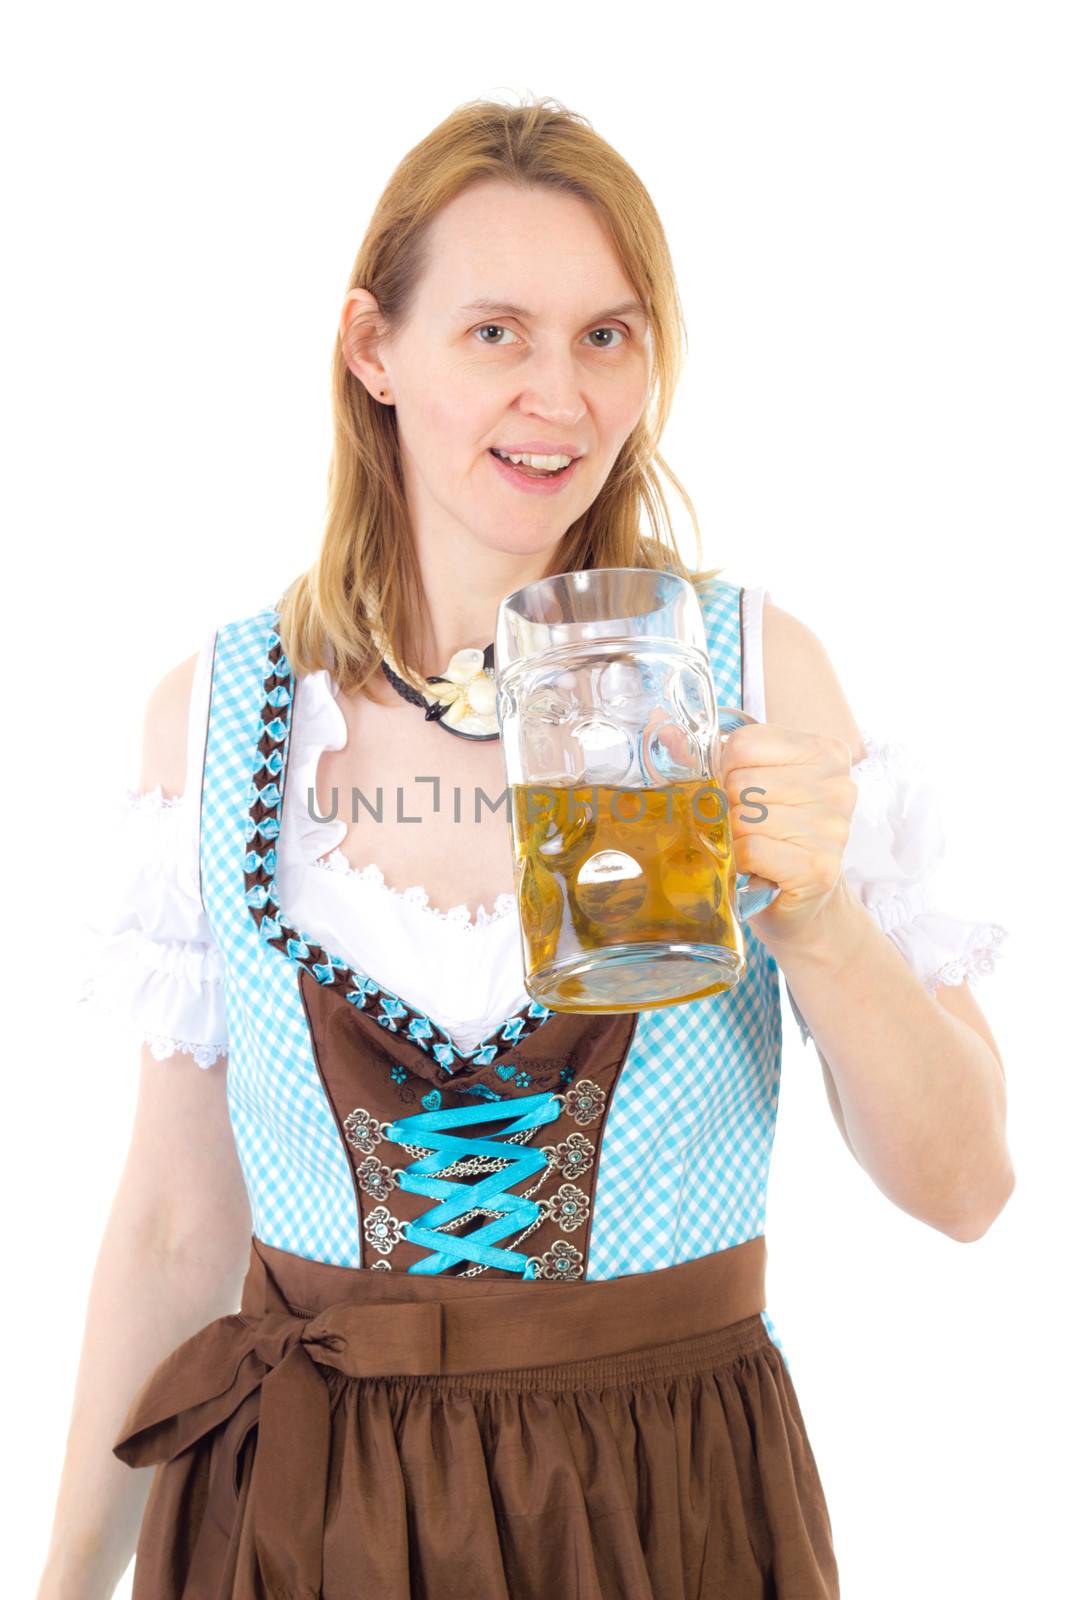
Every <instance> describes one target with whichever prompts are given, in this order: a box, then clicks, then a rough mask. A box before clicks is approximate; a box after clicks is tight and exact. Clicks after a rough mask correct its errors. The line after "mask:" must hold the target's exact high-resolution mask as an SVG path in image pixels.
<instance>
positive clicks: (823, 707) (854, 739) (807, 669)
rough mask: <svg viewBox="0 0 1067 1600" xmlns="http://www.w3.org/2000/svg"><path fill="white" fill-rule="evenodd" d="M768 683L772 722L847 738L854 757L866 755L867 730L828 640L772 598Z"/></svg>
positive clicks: (766, 634) (767, 612) (767, 619)
mask: <svg viewBox="0 0 1067 1600" xmlns="http://www.w3.org/2000/svg"><path fill="white" fill-rule="evenodd" d="M763 686H764V701H765V704H766V711H767V721H768V722H776V723H778V724H779V725H780V726H782V727H785V728H795V729H797V730H798V731H799V732H803V733H817V734H823V735H825V736H826V737H830V738H835V739H843V740H844V742H845V743H846V744H847V745H848V747H849V750H850V752H851V755H852V759H853V761H861V760H862V759H863V757H864V755H865V754H866V748H865V746H864V743H863V735H862V734H861V732H860V729H859V725H858V724H857V722H856V719H855V717H854V716H853V714H852V708H851V706H850V705H849V703H848V698H847V696H846V695H845V691H844V689H843V688H842V686H841V681H840V679H839V678H838V676H837V673H836V671H835V670H834V665H833V662H832V661H831V660H830V656H829V653H828V652H827V650H826V647H825V645H824V644H823V642H822V640H821V639H820V638H819V636H818V634H816V633H815V632H814V631H813V630H812V629H811V628H809V627H808V626H807V624H806V623H804V622H801V620H800V618H799V617H795V616H793V614H792V612H789V611H783V610H782V608H781V606H776V605H775V604H774V603H773V602H772V601H770V600H765V601H764V604H763Z"/></svg>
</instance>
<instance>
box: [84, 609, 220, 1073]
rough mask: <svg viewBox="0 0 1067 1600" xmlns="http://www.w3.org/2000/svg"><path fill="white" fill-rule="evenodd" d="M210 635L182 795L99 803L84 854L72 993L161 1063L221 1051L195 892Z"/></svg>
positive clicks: (215, 961)
mask: <svg viewBox="0 0 1067 1600" xmlns="http://www.w3.org/2000/svg"><path fill="white" fill-rule="evenodd" d="M213 646H214V635H212V636H211V638H210V639H209V640H208V641H207V643H206V644H205V646H204V648H203V649H202V650H201V653H200V657H199V659H198V663H197V668H196V673H195V675H194V684H193V691H192V696H191V701H190V711H189V754H188V764H187V773H188V779H187V783H186V788H185V791H184V793H183V794H180V795H174V796H169V795H165V794H164V793H163V791H162V788H161V787H160V786H158V785H157V787H156V788H155V789H153V790H146V791H142V792H138V791H136V790H133V789H129V788H126V789H123V790H121V791H119V792H118V793H117V794H115V795H113V796H112V797H111V798H110V801H109V802H107V803H105V804H103V805H101V806H100V807H98V811H99V822H98V837H97V845H96V848H95V849H94V850H93V851H92V852H91V853H90V857H91V860H90V868H89V881H88V882H87V883H86V884H85V899H84V902H83V904H84V906H85V908H86V909H85V912H84V914H83V915H82V917H81V920H80V922H79V924H78V927H77V933H78V935H79V936H80V948H81V972H80V977H81V985H80V992H79V993H78V1000H79V1001H81V1002H85V1003H88V1004H90V1005H91V1006H93V1007H100V1008H101V1009H102V1010H103V1011H104V1012H106V1013H108V1014H109V1015H112V1016H116V1017H118V1018H120V1019H121V1020H122V1021H124V1022H125V1023H127V1024H128V1025H129V1026H130V1028H131V1030H132V1031H133V1032H134V1033H135V1034H137V1035H138V1036H139V1037H140V1038H141V1039H142V1040H143V1041H144V1042H145V1043H146V1044H147V1045H148V1046H149V1048H150V1049H151V1052H152V1054H153V1055H154V1056H155V1057H156V1059H157V1060H160V1061H163V1060H166V1059H168V1058H170V1057H172V1056H177V1055H178V1054H179V1053H181V1054H186V1055H190V1056H192V1058H193V1060H194V1061H195V1062H196V1064H197V1066H200V1067H210V1066H212V1065H213V1064H214V1063H215V1062H216V1061H217V1060H218V1059H219V1057H220V1056H223V1055H225V1054H226V1053H227V1051H228V1048H229V1046H228V1038H227V1030H226V1012H225V996H224V990H223V959H222V954H221V951H220V950H219V948H218V946H217V944H216V942H215V939H214V936H213V934H212V931H211V928H210V926H209V924H208V919H207V915H206V913H205V910H204V906H203V903H202V900H201V895H200V874H199V829H198V824H199V811H200V774H201V769H202V762H203V738H204V734H205V731H206V729H205V722H206V712H207V689H208V686H209V684H210V663H211V657H212V654H213Z"/></svg>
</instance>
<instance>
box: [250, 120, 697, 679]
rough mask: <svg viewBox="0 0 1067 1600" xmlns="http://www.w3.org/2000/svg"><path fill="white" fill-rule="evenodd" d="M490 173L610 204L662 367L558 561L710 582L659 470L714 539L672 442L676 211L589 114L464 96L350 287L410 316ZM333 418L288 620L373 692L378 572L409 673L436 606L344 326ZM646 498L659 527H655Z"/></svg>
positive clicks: (283, 605)
mask: <svg viewBox="0 0 1067 1600" xmlns="http://www.w3.org/2000/svg"><path fill="white" fill-rule="evenodd" d="M487 178H496V179H503V180H504V181H506V182H508V183H512V184H515V185H516V186H517V187H520V188H536V187H542V188H548V189H555V190H559V191H561V192H562V193H566V194H572V195H576V196H578V197H580V198H581V199H583V200H585V201H586V202H587V203H589V204H590V205H592V206H594V207H595V208H596V210H597V212H598V215H599V217H600V218H601V220H602V222H603V224H604V225H605V227H606V229H607V231H608V233H609V235H610V237H611V238H612V240H613V242H614V245H615V248H616V249H617V251H618V254H619V258H620V260H621V262H622V264H623V267H624V268H625V270H626V272H627V274H628V276H629V278H630V281H631V282H632V283H633V285H634V288H635V289H636V291H637V295H638V298H639V299H640V300H641V302H642V304H643V305H644V308H645V311H646V314H647V315H648V318H649V321H650V327H651V334H652V347H653V353H652V367H653V371H652V382H651V384H650V386H649V394H648V401H647V404H646V406H645V411H644V413H643V415H642V417H641V420H640V421H639V423H638V424H637V426H636V427H635V428H634V429H633V430H632V432H631V433H630V435H629V437H628V438H627V440H626V442H625V444H624V445H623V447H622V449H621V450H620V452H619V454H618V457H617V458H616V460H615V461H614V463H613V464H612V467H611V470H610V472H609V473H608V476H607V479H606V480H605V482H604V485H603V487H602V488H601V490H600V492H599V494H598V495H597V497H596V499H595V500H594V501H593V502H592V504H591V505H590V506H589V507H588V508H587V509H586V510H585V511H584V512H583V513H582V515H581V516H580V517H578V518H577V520H576V521H575V522H573V523H572V524H571V526H570V527H569V528H568V529H567V531H566V533H565V534H564V536H563V538H562V539H561V541H560V543H559V546H558V548H557V551H556V555H555V558H554V561H553V564H552V566H551V569H550V570H551V571H552V572H570V571H578V570H581V569H583V568H587V567H655V568H658V569H660V570H665V571H672V572H678V573H681V574H682V576H685V577H688V578H690V579H691V580H692V581H694V582H696V581H700V580H702V579H706V578H711V577H714V576H716V575H717V574H718V573H719V572H721V571H723V568H722V567H715V568H712V569H697V570H696V571H691V570H689V569H688V568H687V567H686V564H685V562H684V560H683V558H682V556H681V554H680V552H679V549H678V545H677V543H676V541H675V537H674V530H673V528H672V526H671V520H670V512H669V509H668V506H667V503H666V500H665V499H664V495H663V489H662V485H661V481H660V477H659V474H660V473H662V474H663V475H664V476H665V477H666V478H668V479H669V480H670V482H671V483H672V484H673V485H674V488H675V489H676V490H677V492H678V493H679V494H680V496H681V498H682V500H683V501H684V503H685V506H686V509H687V510H688V512H689V515H690V517H691V518H692V521H693V527H694V531H695V533H696V539H697V548H698V551H699V550H700V549H701V541H700V527H699V524H698V522H697V516H696V511H695V509H694V507H693V503H692V501H691V500H690V498H689V495H688V494H687V493H686V491H685V489H684V488H683V487H682V485H681V483H679V481H678V479H677V478H676V477H675V475H674V473H673V472H672V471H671V469H670V468H669V467H668V466H667V465H666V463H665V462H664V461H663V459H662V457H661V456H660V455H659V453H658V445H659V441H660V438H661V436H662V433H663V428H664V425H665V423H666V419H667V416H668V414H669V412H670V406H671V402H672V400H673V398H674V393H675V390H676V388H677V385H678V381H679V377H680V374H681V366H682V346H683V340H684V338H685V324H684V319H683V316H682V310H681V302H680V298H679V295H678V287H677V283H676V280H675V276H674V267H673V264H672V261H671V256H670V251H669V249H668V246H667V240H666V236H665V234H664V231H663V225H662V223H661V222H660V219H659V216H658V214H657V212H656V209H655V206H654V205H653V204H652V200H651V197H650V196H649V194H648V191H647V190H646V189H645V186H644V184H643V183H642V182H641V180H640V179H639V178H638V176H637V174H636V173H635V172H634V171H633V169H632V168H631V167H630V166H629V164H628V163H627V162H626V161H624V160H623V158H622V156H620V155H619V154H618V152H617V151H616V150H614V149H613V148H612V146H611V145H610V144H608V143H607V141H606V140H604V139H602V138H601V137H600V135H599V134H597V133H595V132H594V131H593V128H592V126H591V124H590V122H589V121H588V119H587V118H585V117H583V116H580V115H579V114H578V113H576V112H573V111H569V110H567V109H566V108H564V107H563V106H561V105H560V104H559V102H558V101H554V100H549V99H538V100H536V101H534V102H533V103H530V104H524V105H518V106H511V105H505V104H500V103H498V102H496V101H493V100H475V101H471V102H468V103H467V104H465V105H462V106H459V107H458V108H457V109H456V110H455V111H453V112H452V114H451V115H450V116H448V117H446V118H445V120H444V121H443V122H442V123H440V124H439V125H438V126H437V127H436V128H434V129H433V131H432V132H431V133H429V134H427V136H426V137H425V138H424V139H423V140H421V142H420V143H419V144H417V145H415V147H414V148H413V149H412V150H411V151H410V152H409V153H408V154H407V155H406V156H405V157H404V159H403V160H402V161H401V163H400V165H399V166H398V167H397V169H396V171H395V172H394V173H393V174H392V176H391V178H390V179H389V182H388V184H387V185H386V188H385V191H384V193H383V194H382V196H381V199H380V200H379V202H378V205H377V207H376V209H375V212H374V215H373V216H372V218H371V221H370V225H369V227H368V229H367V232H366V235H365V237H364V239H363V243H362V245H361V246H360V249H359V254H358V255H357V257H356V260H355V264H354V266H353V268H352V272H351V275H350V277H349V280H348V288H349V289H352V288H355V287H357V286H361V287H363V288H366V289H369V290H370V292H371V293H372V294H373V295H374V296H375V298H376V300H377V302H378V305H379V308H380V311H381V313H382V317H383V319H384V322H385V325H386V327H387V328H388V329H390V330H396V329H398V328H400V327H402V326H403V325H404V322H405V319H406V317H407V316H408V315H409V313H410V309H411V306H412V303H413V301H414V298H415V294H416V290H417V288H418V285H419V282H420V277H421V273H422V270H423V268H424V265H425V261H426V249H427V244H428V230H429V228H430V225H431V224H432V222H433V220H434V218H435V217H436V215H437V214H438V212H439V211H441V210H442V209H443V208H444V207H445V206H446V205H448V203H449V202H450V201H451V200H453V199H454V198H455V197H456V196H457V195H458V194H460V193H462V192H463V191H464V190H465V189H466V188H467V187H468V186H469V185H471V184H473V183H476V182H480V181H482V180H484V179H487ZM346 292H347V291H346ZM333 429H334V445H333V455H332V459H331V462H330V468H329V475H328V480H327V482H328V501H327V509H326V524H325V530H324V533H323V537H322V544H321V548H320V551H319V554H318V557H317V559H316V560H315V562H314V563H313V564H312V566H311V567H309V568H308V570H307V571H306V572H304V573H302V574H301V575H300V576H299V577H298V578H297V579H295V580H294V582H293V583H291V584H290V585H289V587H288V588H287V589H286V591H285V593H284V594H283V596H282V598H281V600H280V601H279V602H278V611H279V614H280V621H279V632H280V635H281V639H282V645H283V648H284V650H285V653H286V656H287V657H288V660H289V662H290V665H291V666H292V668H293V670H294V672H295V673H296V674H297V676H298V677H299V676H302V675H303V674H304V673H306V672H312V671H318V670H320V669H321V668H323V667H328V668H329V669H330V671H331V672H332V674H333V676H334V677H335V678H336V680H337V682H338V684H339V685H340V687H341V688H342V689H343V690H346V691H350V692H355V691H356V690H358V689H360V688H365V689H366V692H367V693H368V694H371V693H372V691H371V689H370V686H369V685H368V683H367V680H368V679H369V678H371V677H372V676H373V674H374V673H375V672H376V670H377V668H378V667H379V665H380V663H381V659H382V657H381V653H380V651H379V650H378V649H376V648H375V645H374V642H373V639H372V636H371V630H370V626H369V618H368V615H367V612H366V609H365V608H364V606H363V605H362V604H361V595H363V594H364V593H366V592H367V589H368V586H370V587H371V589H373V590H374V591H375V592H376V593H377V597H378V606H379V611H380V617H381V624H382V628H383V630H384V633H385V636H386V638H387V639H388V641H389V645H390V648H391V650H392V653H393V656H394V659H395V661H396V664H397V666H398V667H399V669H400V671H401V673H405V672H407V671H410V670H411V664H412V662H413V658H414V651H415V648H416V644H417V635H416V622H417V619H418V618H419V617H420V616H421V615H422V614H423V612H424V609H425V607H424V602H423V591H422V583H421V579H420V574H419V567H418V562H417V559H416V556H415V550H414V541H413V539H412V537H411V530H410V521H409V516H408V510H407V505H406V500H405V495H404V488H403V478H402V471H401V458H400V450H399V444H398V440H397V432H396V413H395V410H394V408H393V407H391V406H382V405H379V404H378V403H377V401H376V400H375V399H374V398H373V397H372V396H371V395H369V394H368V393H367V390H366V388H365V387H364V385H363V384H362V383H361V382H360V380H359V379H358V378H357V377H356V375H355V374H354V373H353V372H352V371H351V370H350V369H349V367H348V364H347V362H346V360H345V355H344V351H343V349H342V346H341V335H340V330H339V331H338V336H337V341H336V344H335V347H334V355H333ZM642 507H643V508H644V509H645V511H646V512H647V514H648V519H649V523H650V526H651V530H652V531H651V534H645V533H643V532H642V529H641V510H642ZM546 575H548V574H546Z"/></svg>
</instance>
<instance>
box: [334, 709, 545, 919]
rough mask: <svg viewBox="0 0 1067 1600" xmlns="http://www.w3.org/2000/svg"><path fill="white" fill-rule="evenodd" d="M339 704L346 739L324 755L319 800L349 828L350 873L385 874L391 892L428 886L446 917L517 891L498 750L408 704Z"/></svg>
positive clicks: (345, 846)
mask: <svg viewBox="0 0 1067 1600" xmlns="http://www.w3.org/2000/svg"><path fill="white" fill-rule="evenodd" d="M337 704H338V707H339V708H340V710H341V711H342V713H343V715H344V719H345V725H346V729H347V738H346V741H345V744H344V747H343V748H342V749H339V750H324V751H323V752H322V755H321V757H320V759H319V764H318V769H317V772H316V775H315V800H316V807H317V810H318V814H319V816H320V817H330V816H331V815H333V816H335V817H336V818H337V820H339V821H341V822H343V823H344V824H345V825H346V828H347V832H346V834H345V836H344V838H343V839H342V840H341V842H340V844H339V846H338V848H339V849H340V850H341V851H342V852H343V853H344V855H345V856H346V857H347V859H348V861H349V862H350V863H351V864H352V866H354V867H366V866H370V865H374V866H377V867H378V868H379V869H380V871H381V872H382V874H383V876H384V878H385V881H386V883H388V884H390V885H391V886H392V887H393V888H397V889H406V888H408V887H410V886H412V885H415V884H418V885H421V887H422V888H424V889H425V890H426V893H427V895H428V896H429V900H430V903H431V905H434V906H436V907H438V908H439V909H441V910H448V909H449V908H451V907H452V906H455V905H461V904H463V905H467V906H468V907H469V908H470V910H471V912H472V914H473V913H475V912H476V911H477V908H478V905H479V904H482V905H484V906H485V907H486V908H487V909H491V908H492V906H493V903H494V901H495V900H496V897H497V896H498V895H499V894H501V893H508V894H510V893H512V892H514V886H515V885H514V871H513V866H512V855H511V841H510V837H509V833H508V825H507V809H506V795H507V780H506V773H505V766H504V755H503V748H502V746H501V743H500V741H499V740H498V739H492V740H486V741H478V740H473V739H462V738H458V737H457V736H456V735H454V734H451V733H448V732H446V731H445V730H444V729H442V728H439V727H435V726H434V725H433V724H432V723H429V722H427V721H426V719H425V717H424V716H423V715H422V714H421V713H420V712H419V710H418V709H417V708H416V707H413V706H409V705H406V704H404V703H402V702H401V703H397V704H386V705H379V704H377V703H376V702H375V701H373V700H371V699H369V697H367V696H366V695H363V694H358V695H355V696H350V695H347V694H341V695H339V696H338V698H337Z"/></svg>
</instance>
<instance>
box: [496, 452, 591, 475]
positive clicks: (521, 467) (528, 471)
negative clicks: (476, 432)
mask: <svg viewBox="0 0 1067 1600" xmlns="http://www.w3.org/2000/svg"><path fill="white" fill-rule="evenodd" d="M489 454H490V455H491V456H496V458H497V460H498V461H502V462H503V463H504V465H505V466H506V467H511V468H512V470H513V471H514V472H521V473H522V474H523V475H524V476H525V477H527V478H561V477H562V476H563V474H564V473H565V472H569V471H570V470H571V467H573V466H574V465H575V464H576V463H577V462H579V461H580V460H581V459H582V458H581V456H572V458H571V460H570V461H569V462H568V464H567V465H566V466H565V467H557V468H556V469H555V471H551V472H550V471H546V470H544V469H543V468H541V467H528V466H527V465H526V463H525V462H524V461H521V462H514V461H512V459H511V457H510V456H506V455H504V453H503V451H501V450H494V449H493V447H492V446H490V447H489Z"/></svg>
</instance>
